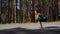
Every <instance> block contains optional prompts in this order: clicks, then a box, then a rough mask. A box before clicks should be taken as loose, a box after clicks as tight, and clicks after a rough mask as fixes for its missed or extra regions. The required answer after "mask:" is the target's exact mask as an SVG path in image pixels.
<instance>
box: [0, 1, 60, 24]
mask: <svg viewBox="0 0 60 34" xmlns="http://www.w3.org/2000/svg"><path fill="white" fill-rule="evenodd" d="M35 10H38V11H39V13H41V14H44V15H46V17H47V22H49V21H59V20H60V0H0V23H28V22H36V21H35V14H34V11H35Z"/></svg>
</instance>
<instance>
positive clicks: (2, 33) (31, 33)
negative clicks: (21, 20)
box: [0, 27, 60, 34]
mask: <svg viewBox="0 0 60 34" xmlns="http://www.w3.org/2000/svg"><path fill="white" fill-rule="evenodd" d="M0 34H60V29H52V30H45V29H44V30H41V29H37V30H29V29H24V28H19V27H18V28H12V29H6V30H0Z"/></svg>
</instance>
